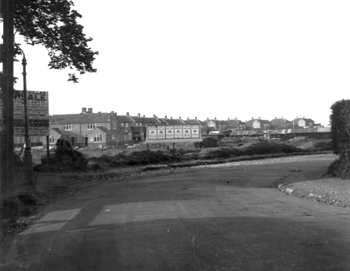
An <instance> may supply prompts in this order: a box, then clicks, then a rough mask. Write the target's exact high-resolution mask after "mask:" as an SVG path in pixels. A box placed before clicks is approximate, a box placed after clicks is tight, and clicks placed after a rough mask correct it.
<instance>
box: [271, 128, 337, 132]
mask: <svg viewBox="0 0 350 271" xmlns="http://www.w3.org/2000/svg"><path fill="white" fill-rule="evenodd" d="M330 132H331V127H316V128H296V129H278V130H273V131H271V133H272V134H302V133H330Z"/></svg>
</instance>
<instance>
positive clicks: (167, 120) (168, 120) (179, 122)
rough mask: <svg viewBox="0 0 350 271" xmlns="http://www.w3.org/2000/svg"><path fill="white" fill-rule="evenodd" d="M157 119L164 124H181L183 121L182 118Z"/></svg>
mask: <svg viewBox="0 0 350 271" xmlns="http://www.w3.org/2000/svg"><path fill="white" fill-rule="evenodd" d="M158 119H159V120H161V121H163V122H165V124H170V125H183V124H185V122H184V121H183V120H182V119H163V118H161V119H160V118H158Z"/></svg>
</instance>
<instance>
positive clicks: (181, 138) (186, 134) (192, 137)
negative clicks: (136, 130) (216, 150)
mask: <svg viewBox="0 0 350 271" xmlns="http://www.w3.org/2000/svg"><path fill="white" fill-rule="evenodd" d="M199 128H200V127H199V125H166V126H148V127H147V137H146V143H179V142H201V141H202V137H201V133H200V129H199Z"/></svg>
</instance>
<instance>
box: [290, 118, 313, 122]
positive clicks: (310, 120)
mask: <svg viewBox="0 0 350 271" xmlns="http://www.w3.org/2000/svg"><path fill="white" fill-rule="evenodd" d="M299 120H305V121H306V122H314V121H313V120H312V119H307V118H296V119H294V120H293V122H295V121H299Z"/></svg>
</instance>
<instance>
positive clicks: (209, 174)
mask: <svg viewBox="0 0 350 271" xmlns="http://www.w3.org/2000/svg"><path fill="white" fill-rule="evenodd" d="M309 159H310V160H309ZM330 162H331V160H330V159H328V160H327V159H317V158H312V157H310V158H308V159H304V160H302V161H297V162H295V161H294V162H289V163H277V164H276V163H274V164H266V165H252V166H249V165H243V166H235V167H222V168H219V167H218V168H210V169H200V170H194V171H191V172H186V173H181V174H173V175H169V176H162V177H152V178H146V179H140V180H133V181H123V182H121V181H120V182H114V183H104V184H101V185H100V186H98V187H95V188H94V189H93V190H91V191H89V192H88V193H86V192H85V193H79V194H76V195H74V196H73V197H71V198H69V199H65V200H63V201H61V202H58V203H56V204H53V205H51V206H49V208H47V209H46V211H45V213H44V214H43V215H42V216H41V218H39V219H38V220H37V221H35V223H34V224H33V225H32V226H31V227H30V228H28V229H27V230H26V231H24V232H22V233H21V234H20V235H19V236H18V237H17V241H16V244H15V246H14V252H13V259H12V262H11V264H10V265H7V266H5V270H35V271H38V270H50V271H54V270H84V271H89V270H103V271H104V270H247V271H248V270H249V271H255V270H266V271H273V270H279V271H280V270H286V271H289V270H290V271H295V270H305V271H310V270H317V271H320V270H327V271H330V270H336V271H341V270H344V271H345V270H350V210H349V209H346V208H342V207H336V206H332V205H327V204H323V203H319V202H314V201H310V200H305V199H301V198H297V197H293V196H288V195H286V194H284V193H281V192H280V191H279V190H278V189H276V188H273V187H272V186H271V184H272V183H274V182H276V181H278V180H280V179H281V178H284V177H285V176H287V175H288V176H291V175H292V174H294V173H295V174H299V175H296V176H298V178H301V179H302V177H301V175H300V174H301V173H303V174H304V175H305V176H307V177H308V176H310V178H311V177H312V176H313V177H315V176H314V175H313V173H315V172H320V169H324V170H325V169H326V167H327V166H328V165H329V164H330ZM296 169H297V170H296ZM305 176H304V177H305Z"/></svg>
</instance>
